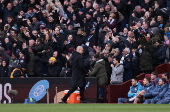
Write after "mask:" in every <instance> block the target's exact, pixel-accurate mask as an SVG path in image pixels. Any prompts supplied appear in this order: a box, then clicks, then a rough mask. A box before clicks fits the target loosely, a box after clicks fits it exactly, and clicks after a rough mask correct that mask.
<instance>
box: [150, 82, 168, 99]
mask: <svg viewBox="0 0 170 112" xmlns="http://www.w3.org/2000/svg"><path fill="white" fill-rule="evenodd" d="M167 90H168V84H167V83H165V84H164V85H162V86H159V84H157V85H156V87H155V89H154V90H153V91H152V95H153V97H154V99H162V98H163V96H164V94H165V93H166V91H167Z"/></svg>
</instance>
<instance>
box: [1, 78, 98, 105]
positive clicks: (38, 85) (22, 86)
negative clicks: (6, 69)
mask: <svg viewBox="0 0 170 112" xmlns="http://www.w3.org/2000/svg"><path fill="white" fill-rule="evenodd" d="M70 79H71V78H23V79H21V78H13V79H10V78H0V103H11V102H12V96H11V95H9V94H8V90H10V89H13V90H17V91H18V95H16V96H15V97H14V102H15V103H24V100H25V99H27V98H29V97H31V98H35V99H36V100H37V103H47V102H48V101H47V98H48V97H47V93H49V94H48V95H49V102H48V103H54V97H55V95H56V87H57V92H58V93H61V92H62V91H64V90H69V89H70ZM97 88H98V83H97V78H95V77H94V78H90V77H87V78H86V87H85V92H84V96H85V99H86V101H88V102H90V103H97V102H98V89H97ZM47 89H48V92H47V91H46V90H47Z"/></svg>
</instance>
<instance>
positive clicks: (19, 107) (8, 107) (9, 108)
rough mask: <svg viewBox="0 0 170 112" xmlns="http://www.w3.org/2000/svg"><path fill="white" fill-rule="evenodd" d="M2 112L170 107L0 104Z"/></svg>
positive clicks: (169, 110) (128, 111)
mask: <svg viewBox="0 0 170 112" xmlns="http://www.w3.org/2000/svg"><path fill="white" fill-rule="evenodd" d="M0 112H170V105H169V104H167V105H163V104H162V105H143V104H138V105H133V104H0Z"/></svg>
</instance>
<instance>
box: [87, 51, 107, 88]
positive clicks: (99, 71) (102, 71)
mask: <svg viewBox="0 0 170 112" xmlns="http://www.w3.org/2000/svg"><path fill="white" fill-rule="evenodd" d="M99 58H100V54H99V53H97V54H95V55H94V56H93V58H92V60H93V61H94V63H95V65H94V68H93V71H89V75H92V76H96V77H98V78H99V80H98V83H99V85H106V84H108V78H107V73H106V68H105V61H104V60H103V59H99ZM98 59H99V60H98ZM95 60H98V61H95Z"/></svg>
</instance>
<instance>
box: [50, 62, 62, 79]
mask: <svg viewBox="0 0 170 112" xmlns="http://www.w3.org/2000/svg"><path fill="white" fill-rule="evenodd" d="M61 69H62V68H61V66H60V64H59V63H58V62H55V63H54V64H53V65H48V73H47V75H48V76H49V77H59V74H60V72H61Z"/></svg>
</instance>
